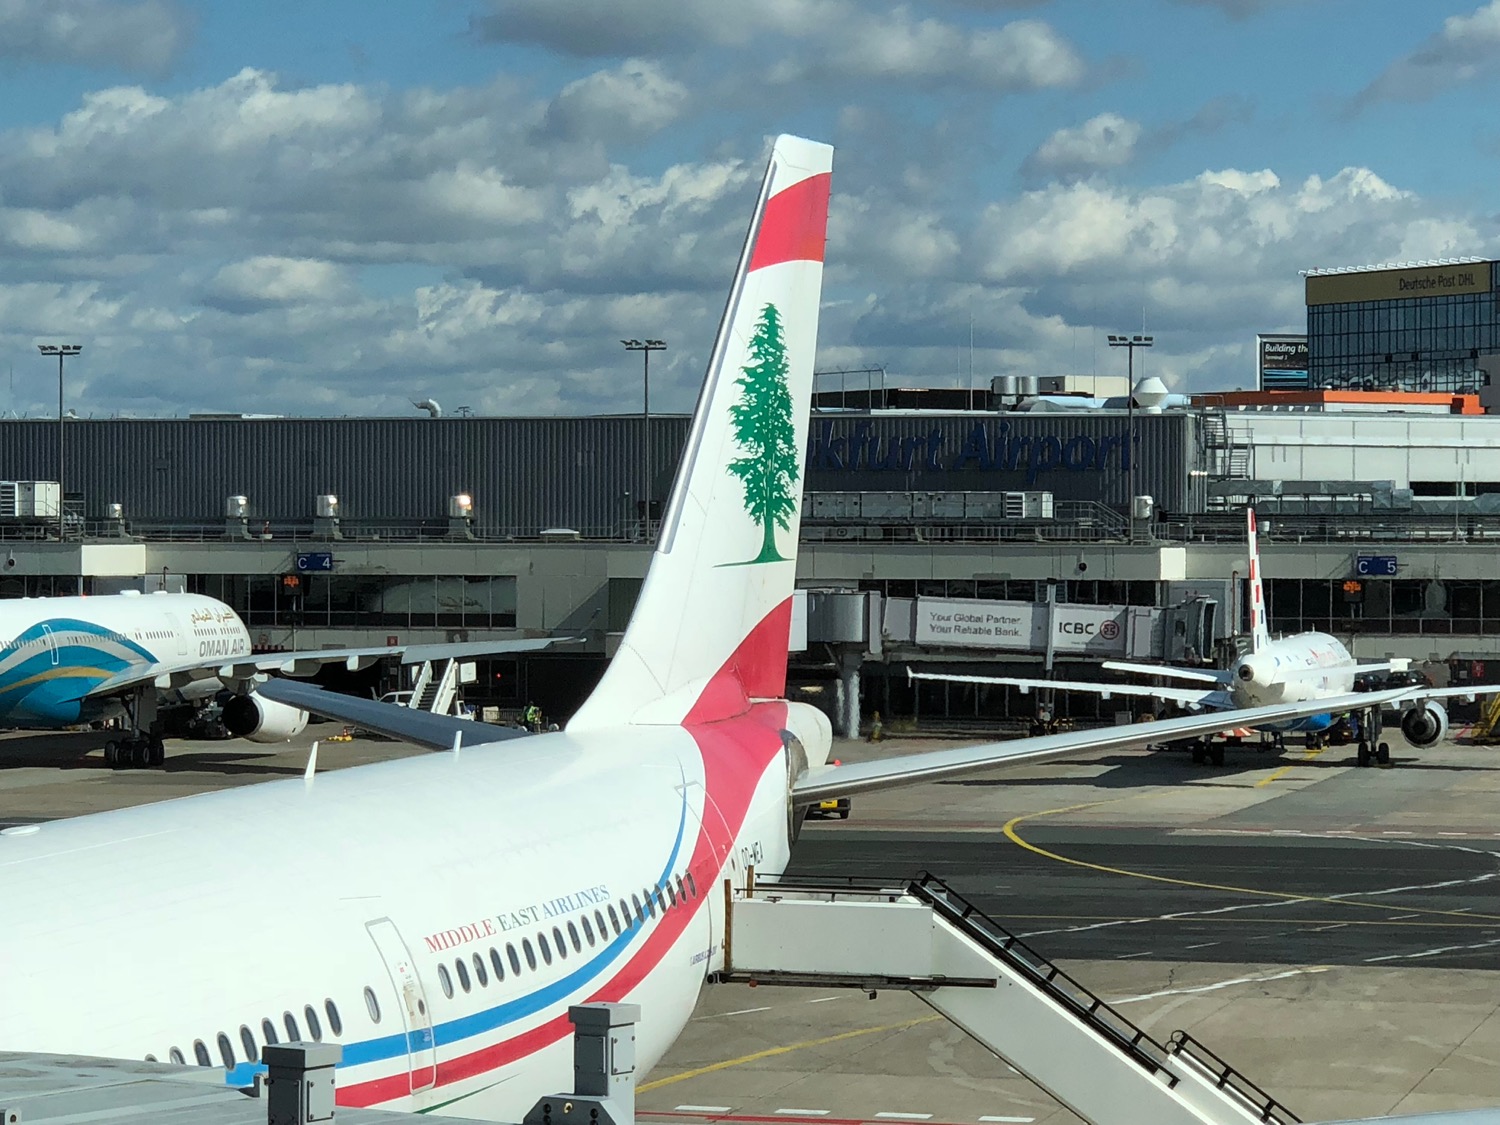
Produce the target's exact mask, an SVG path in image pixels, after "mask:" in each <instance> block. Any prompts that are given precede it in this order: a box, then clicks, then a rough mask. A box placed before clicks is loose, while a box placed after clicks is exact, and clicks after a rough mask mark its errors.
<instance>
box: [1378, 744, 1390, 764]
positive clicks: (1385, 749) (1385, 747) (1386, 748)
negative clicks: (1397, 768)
mask: <svg viewBox="0 0 1500 1125" xmlns="http://www.w3.org/2000/svg"><path fill="white" fill-rule="evenodd" d="M1375 760H1376V761H1377V762H1378V763H1380V764H1381V765H1382V766H1388V765H1390V764H1391V744H1390V743H1389V742H1382V743H1381V744H1380V745H1379V746H1378V747H1376V749H1375Z"/></svg>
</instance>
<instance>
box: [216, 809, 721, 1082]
mask: <svg viewBox="0 0 1500 1125" xmlns="http://www.w3.org/2000/svg"><path fill="white" fill-rule="evenodd" d="M686 827H687V792H686V790H685V789H684V792H683V795H682V807H681V809H680V810H679V811H678V819H677V837H676V839H674V840H673V841H672V850H671V852H670V854H669V855H668V856H667V861H666V863H665V865H663V867H662V871H661V874H660V875H659V876H658V877H657V880H656V885H657V886H658V887H664V886H666V883H667V879H668V878H669V876H670V875H671V873H672V868H673V867H675V866H676V865H677V857H678V856H679V855H680V854H681V852H682V838H683V834H684V831H685V829H686ZM705 901H706V900H705ZM646 932H647V927H646V925H645V924H644V923H636V924H634V925H631V926H628V927H626V928H625V929H624V930H622V931H621V932H620V934H619V936H618V937H616V938H615V939H614V940H613V941H611V942H610V943H609V944H608V945H606V946H605V947H604V948H603V949H601V950H600V951H599V952H598V953H597V954H595V955H594V956H593V957H591V958H590V959H589V960H588V961H586V962H584V963H583V964H582V965H580V966H579V967H578V968H577V969H575V970H574V971H573V972H571V973H569V974H568V975H567V976H565V977H561V978H559V979H558V980H555V981H553V982H551V983H550V984H544V985H542V986H541V987H540V988H538V989H537V990H536V991H534V992H528V993H526V994H525V995H523V996H518V997H516V998H515V999H514V1000H507V1001H505V1002H504V1003H501V1004H497V1005H496V1006H495V1007H493V1008H486V1009H484V1010H482V1011H478V1012H474V1013H471V1014H470V1015H467V1016H459V1017H457V1018H455V1019H451V1020H448V1021H447V1022H445V1023H440V1024H435V1025H434V1026H433V1028H432V1030H431V1031H430V1032H429V1031H428V1030H427V1029H426V1028H420V1029H418V1030H416V1031H413V1032H409V1033H408V1032H399V1033H397V1034H395V1035H384V1036H381V1037H380V1038H378V1039H365V1040H360V1041H358V1042H354V1043H345V1044H344V1055H343V1059H342V1061H341V1062H340V1063H339V1064H338V1065H339V1068H340V1069H343V1068H345V1067H351V1066H363V1065H365V1064H367V1063H374V1062H382V1061H384V1060H386V1059H394V1058H404V1057H407V1056H408V1055H411V1054H414V1053H415V1052H417V1051H421V1050H426V1049H428V1048H430V1047H432V1046H433V1045H434V1043H433V1041H431V1040H429V1036H431V1037H432V1040H435V1042H436V1045H438V1046H443V1045H447V1044H452V1043H457V1042H460V1041H461V1040H464V1039H468V1038H470V1037H472V1036H475V1035H480V1034H483V1033H484V1032H486V1031H492V1030H494V1029H495V1028H497V1027H503V1026H504V1025H505V1024H508V1023H513V1022H514V1021H516V1020H519V1019H523V1018H525V1017H526V1016H530V1015H535V1014H536V1013H537V1012H540V1011H543V1010H544V1009H546V1008H547V1007H548V1006H550V1005H551V1004H554V1003H556V1002H557V1001H559V1000H561V999H562V998H563V997H565V996H567V995H568V994H569V993H572V992H574V991H576V990H577V989H579V988H581V987H583V986H584V985H585V984H588V983H589V982H590V981H591V980H593V978H595V977H597V976H598V975H599V974H600V973H602V972H603V970H604V969H605V968H606V967H607V966H608V965H609V964H610V963H611V962H613V961H615V960H616V959H618V958H619V956H620V955H621V954H622V953H623V952H624V951H625V949H626V948H627V947H628V946H629V945H630V944H631V942H633V941H634V940H635V939H636V938H637V937H641V936H644V935H645V934H646ZM423 988H424V990H425V988H426V986H425V984H424V985H423ZM264 1071H265V1065H264V1064H262V1063H255V1064H253V1065H246V1064H243V1063H242V1064H240V1065H239V1066H236V1067H235V1068H234V1069H233V1070H228V1071H225V1082H226V1084H227V1085H231V1086H248V1085H250V1084H251V1082H253V1081H254V1075H256V1074H260V1073H263V1072H264ZM363 1081H376V1079H364V1080H363Z"/></svg>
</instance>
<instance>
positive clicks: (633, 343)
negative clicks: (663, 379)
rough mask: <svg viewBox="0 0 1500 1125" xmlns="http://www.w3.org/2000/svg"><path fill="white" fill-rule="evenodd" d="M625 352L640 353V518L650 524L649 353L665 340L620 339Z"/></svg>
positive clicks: (661, 347)
mask: <svg viewBox="0 0 1500 1125" xmlns="http://www.w3.org/2000/svg"><path fill="white" fill-rule="evenodd" d="M620 343H622V344H624V345H625V350H626V351H627V352H640V353H641V475H642V477H643V478H644V480H643V481H642V482H641V503H642V508H641V519H642V520H643V521H644V523H643V526H644V527H646V528H647V529H648V533H649V529H650V526H651V353H652V352H663V351H666V350H667V342H666V341H665V340H621V341H620Z"/></svg>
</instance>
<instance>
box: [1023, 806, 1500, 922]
mask: <svg viewBox="0 0 1500 1125" xmlns="http://www.w3.org/2000/svg"><path fill="white" fill-rule="evenodd" d="M1297 835H1300V836H1305V837H1307V838H1309V839H1318V838H1321V835H1322V834H1321V833H1316V832H1299V833H1297ZM1401 835H1406V836H1410V835H1412V833H1410V832H1406V833H1401ZM1359 838H1360V839H1369V842H1370V843H1372V844H1379V843H1382V842H1383V841H1381V840H1378V839H1373V838H1368V837H1359ZM1408 846H1412V847H1424V848H1439V849H1452V850H1462V851H1470V850H1475V849H1469V848H1463V849H1453V846H1452V845H1451V844H1425V843H1422V842H1420V841H1412V843H1411V844H1410V845H1408ZM1480 850H1481V851H1482V849H1480ZM1482 854H1485V855H1491V856H1493V855H1494V854H1495V853H1493V852H1483V853H1482ZM1496 878H1500V871H1486V872H1484V873H1483V874H1480V875H1475V876H1472V877H1470V878H1467V879H1444V880H1442V881H1441V882H1437V883H1410V884H1407V885H1405V886H1400V887H1378V888H1376V889H1375V890H1370V891H1340V892H1339V893H1337V894H1331V895H1307V896H1305V897H1304V896H1299V897H1296V898H1277V899H1256V900H1255V901H1253V902H1240V903H1235V904H1234V905H1232V906H1218V907H1215V908H1214V909H1212V910H1181V911H1176V912H1174V913H1172V914H1158V915H1156V916H1155V917H1148V918H1116V919H1113V920H1111V921H1108V922H1091V923H1089V924H1088V925H1086V926H1060V927H1056V928H1054V929H1050V930H1030V931H1028V932H1026V933H1023V934H1020V935H1019V936H1020V937H1021V938H1022V939H1023V940H1024V939H1027V938H1034V937H1045V936H1047V935H1049V934H1077V933H1086V932H1087V931H1089V930H1103V929H1108V928H1109V927H1111V926H1138V925H1141V924H1142V923H1144V922H1178V921H1182V920H1183V919H1186V918H1208V917H1211V916H1213V915H1215V914H1236V913H1239V912H1240V911H1243V910H1275V909H1277V908H1280V907H1287V906H1301V905H1306V904H1307V903H1309V902H1338V901H1341V900H1344V899H1356V900H1359V899H1369V898H1380V897H1383V896H1386V895H1400V894H1406V893H1407V892H1409V891H1436V890H1443V889H1445V888H1447V887H1468V886H1473V885H1474V884H1476V883H1486V882H1489V881H1491V880H1493V879H1496ZM1314 932H1316V931H1314Z"/></svg>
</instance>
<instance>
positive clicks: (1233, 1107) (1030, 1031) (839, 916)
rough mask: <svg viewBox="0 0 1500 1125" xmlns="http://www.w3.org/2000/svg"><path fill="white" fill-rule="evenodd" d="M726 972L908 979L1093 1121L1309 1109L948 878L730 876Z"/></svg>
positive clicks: (1280, 1121)
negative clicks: (1164, 1025) (1101, 989)
mask: <svg viewBox="0 0 1500 1125" xmlns="http://www.w3.org/2000/svg"><path fill="white" fill-rule="evenodd" d="M725 894H726V896H727V900H728V903H727V905H728V923H727V926H726V933H725V969H724V971H723V972H722V973H721V974H719V975H718V976H717V977H716V978H715V979H716V980H719V981H736V982H745V983H752V982H753V983H755V984H759V985H772V984H786V985H809V986H813V985H815V986H819V987H830V986H833V987H839V986H842V987H848V988H858V989H862V990H865V991H868V992H870V993H872V994H873V993H874V992H876V991H877V990H879V989H882V988H887V989H904V990H906V991H910V992H912V993H914V994H915V995H916V996H918V997H919V998H920V999H921V1000H923V1001H924V1002H925V1003H927V1004H928V1005H929V1006H931V1007H932V1008H933V1009H935V1010H936V1011H937V1012H939V1013H941V1014H942V1015H944V1016H946V1017H947V1018H948V1019H949V1020H951V1021H952V1022H953V1023H954V1024H955V1025H957V1026H958V1027H959V1028H961V1029H962V1030H963V1031H964V1032H966V1033H967V1034H968V1035H970V1036H971V1037H972V1038H974V1039H975V1040H977V1041H978V1042H979V1043H981V1044H983V1045H984V1046H985V1047H987V1048H988V1049H989V1050H991V1051H993V1052H994V1053H995V1054H996V1055H998V1056H999V1057H1000V1058H1002V1059H1004V1060H1005V1061H1006V1062H1007V1063H1009V1064H1010V1065H1011V1066H1013V1067H1015V1068H1016V1070H1018V1071H1020V1072H1021V1073H1022V1074H1025V1075H1026V1076H1027V1077H1028V1078H1030V1079H1031V1080H1032V1081H1033V1082H1035V1083H1036V1084H1037V1085H1038V1086H1040V1087H1042V1088H1043V1089H1044V1090H1046V1091H1047V1092H1048V1093H1049V1094H1051V1095H1052V1096H1053V1097H1054V1098H1056V1099H1057V1100H1058V1101H1059V1102H1061V1103H1062V1104H1064V1105H1065V1106H1067V1107H1068V1108H1069V1109H1071V1110H1072V1111H1073V1112H1074V1113H1076V1114H1078V1116H1080V1117H1082V1118H1083V1119H1084V1120H1086V1121H1089V1122H1093V1123H1094V1125H1179V1123H1181V1125H1189V1123H1192V1125H1202V1123H1205V1122H1209V1123H1213V1125H1229V1123H1231V1122H1232V1123H1236V1125H1243V1123H1245V1122H1264V1123H1268V1125H1295V1123H1296V1122H1299V1121H1300V1120H1301V1119H1300V1118H1298V1117H1297V1116H1296V1115H1295V1114H1293V1113H1292V1112H1291V1111H1290V1110H1288V1109H1287V1108H1286V1107H1285V1106H1283V1105H1281V1104H1280V1103H1279V1102H1277V1101H1276V1100H1275V1099H1274V1098H1272V1097H1271V1096H1270V1095H1269V1094H1267V1093H1266V1092H1265V1091H1264V1090H1262V1089H1260V1087H1258V1086H1256V1085H1255V1084H1254V1083H1253V1082H1251V1081H1249V1079H1247V1078H1245V1077H1244V1076H1243V1075H1241V1074H1240V1073H1239V1072H1237V1071H1236V1070H1234V1068H1233V1067H1231V1066H1229V1064H1227V1063H1226V1062H1224V1060H1223V1059H1221V1058H1219V1057H1218V1056H1217V1055H1215V1054H1213V1052H1211V1051H1209V1050H1208V1049H1207V1048H1206V1047H1204V1046H1203V1045H1202V1044H1200V1043H1198V1042H1197V1041H1196V1040H1194V1039H1193V1038H1192V1037H1191V1036H1189V1035H1188V1034H1187V1033H1185V1032H1181V1031H1179V1032H1177V1033H1175V1034H1174V1035H1173V1036H1172V1037H1171V1039H1170V1040H1169V1041H1168V1042H1166V1043H1161V1042H1158V1041H1157V1040H1156V1039H1154V1038H1152V1037H1151V1036H1150V1035H1149V1034H1147V1033H1146V1032H1145V1031H1143V1030H1141V1029H1140V1028H1139V1027H1136V1026H1135V1025H1134V1024H1133V1023H1131V1022H1130V1021H1129V1020H1128V1019H1126V1018H1125V1016H1123V1015H1121V1014H1120V1013H1119V1012H1117V1011H1115V1009H1113V1008H1111V1007H1110V1006H1109V1005H1108V1004H1106V1003H1105V1002H1104V1001H1103V1000H1102V999H1100V998H1099V997H1098V996H1096V995H1094V994H1093V993H1092V992H1090V991H1089V990H1088V989H1087V988H1086V987H1084V986H1083V985H1082V984H1080V983H1079V982H1078V981H1076V980H1074V979H1073V978H1072V977H1070V976H1069V975H1068V974H1067V973H1065V972H1063V970H1062V969H1060V968H1058V967H1057V966H1056V965H1054V964H1052V963H1051V962H1050V961H1048V960H1047V959H1046V958H1045V957H1043V956H1041V955H1040V954H1038V953H1037V952H1036V951H1035V950H1033V949H1031V948H1030V947H1029V946H1028V945H1026V944H1025V943H1024V942H1022V941H1021V939H1020V938H1018V937H1016V936H1015V935H1014V934H1011V933H1009V932H1008V931H1006V930H1005V928H1004V927H1002V926H1001V925H1000V924H999V923H997V922H996V921H994V919H992V918H989V917H987V916H986V915H985V914H983V913H982V912H980V911H979V910H978V909H976V908H975V907H974V906H973V905H972V904H971V903H969V902H967V901H965V900H964V899H963V898H962V897H960V896H959V895H958V894H957V893H956V892H955V891H954V890H953V889H952V888H951V887H949V886H948V885H947V884H946V883H944V882H943V881H942V880H941V879H938V878H936V877H934V876H931V875H922V876H920V877H919V878H917V879H916V880H914V881H913V882H911V883H909V884H908V885H906V886H904V887H897V888H890V887H885V888H881V887H870V886H864V887H861V886H856V885H840V886H830V885H828V884H826V883H824V884H815V883H803V882H799V881H787V882H778V883H774V884H762V885H761V886H760V887H758V888H757V887H755V885H754V880H753V877H752V879H751V880H750V886H749V888H748V889H737V888H734V887H732V886H731V885H729V884H726V885H725Z"/></svg>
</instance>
